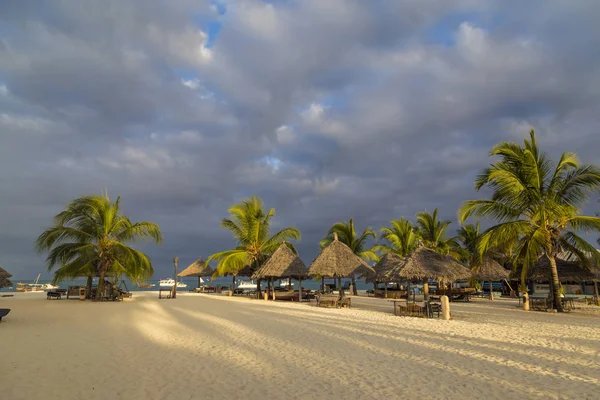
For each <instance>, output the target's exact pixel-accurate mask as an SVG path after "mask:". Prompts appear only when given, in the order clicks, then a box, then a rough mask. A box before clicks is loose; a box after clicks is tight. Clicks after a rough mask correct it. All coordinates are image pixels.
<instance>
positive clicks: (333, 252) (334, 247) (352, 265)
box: [308, 236, 375, 277]
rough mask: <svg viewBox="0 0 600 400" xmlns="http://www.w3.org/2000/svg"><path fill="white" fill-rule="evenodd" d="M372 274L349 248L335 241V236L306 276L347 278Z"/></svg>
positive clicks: (373, 271) (367, 265) (311, 265)
mask: <svg viewBox="0 0 600 400" xmlns="http://www.w3.org/2000/svg"><path fill="white" fill-rule="evenodd" d="M374 273H375V270H374V269H373V268H371V266H370V265H369V264H367V263H366V262H365V261H364V260H363V259H362V258H360V257H359V256H357V255H356V254H354V252H353V251H352V250H351V249H350V247H348V246H346V245H345V244H344V243H342V242H340V241H339V240H337V236H336V237H335V239H334V240H333V242H331V243H329V245H328V246H327V247H325V248H324V249H323V251H322V252H321V254H319V255H318V256H317V258H315V260H314V261H313V262H312V264H310V267H309V268H308V274H309V275H311V276H313V275H320V276H330V277H334V276H336V277H337V276H339V277H349V276H353V275H356V274H360V275H363V276H365V275H368V274H374Z"/></svg>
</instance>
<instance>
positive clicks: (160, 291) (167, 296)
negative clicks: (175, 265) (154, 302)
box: [158, 289, 173, 299]
mask: <svg viewBox="0 0 600 400" xmlns="http://www.w3.org/2000/svg"><path fill="white" fill-rule="evenodd" d="M172 290H173V289H158V298H159V299H170V298H171V291H172ZM163 292H166V294H163Z"/></svg>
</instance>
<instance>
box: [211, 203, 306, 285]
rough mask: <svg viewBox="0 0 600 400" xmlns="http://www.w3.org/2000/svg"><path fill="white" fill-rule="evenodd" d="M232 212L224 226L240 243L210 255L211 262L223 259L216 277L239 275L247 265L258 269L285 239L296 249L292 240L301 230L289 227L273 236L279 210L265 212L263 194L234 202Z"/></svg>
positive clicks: (223, 220)
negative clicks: (272, 223) (232, 247)
mask: <svg viewBox="0 0 600 400" xmlns="http://www.w3.org/2000/svg"><path fill="white" fill-rule="evenodd" d="M228 212H229V216H230V217H229V218H223V219H222V220H221V226H222V227H223V228H225V229H228V230H229V231H231V233H232V234H233V237H234V238H235V240H236V242H237V246H236V247H235V248H234V249H231V250H226V251H222V252H219V253H215V254H213V255H211V256H210V257H208V259H207V262H210V261H212V260H217V261H218V262H219V263H218V265H217V269H216V271H215V274H214V276H222V275H226V274H231V275H237V274H238V272H239V271H240V270H241V269H242V268H244V267H245V266H247V265H249V266H251V267H253V268H257V267H258V266H259V265H260V264H261V263H263V262H264V261H265V260H266V259H267V258H268V257H269V256H270V255H271V254H273V252H274V251H275V250H277V248H278V247H279V246H280V245H281V244H282V243H284V242H285V243H286V244H287V245H288V246H289V247H290V249H292V251H294V253H295V252H296V249H295V247H294V246H293V245H292V244H291V243H288V241H289V240H292V239H293V240H300V231H299V230H298V229H296V228H294V227H288V228H285V229H283V230H281V231H279V232H276V233H275V234H273V235H272V236H271V228H270V225H271V219H272V218H273V217H274V216H275V209H273V208H271V209H269V210H268V211H265V209H264V204H263V202H262V200H261V199H260V198H259V197H257V196H252V197H250V198H249V199H245V200H242V201H241V202H239V203H236V204H234V205H232V206H231V207H230V208H229V210H228Z"/></svg>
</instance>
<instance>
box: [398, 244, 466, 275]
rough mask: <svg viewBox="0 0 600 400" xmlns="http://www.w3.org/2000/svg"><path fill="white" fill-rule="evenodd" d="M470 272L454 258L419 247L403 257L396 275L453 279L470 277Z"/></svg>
mask: <svg viewBox="0 0 600 400" xmlns="http://www.w3.org/2000/svg"><path fill="white" fill-rule="evenodd" d="M471 275H472V272H471V270H470V269H468V268H467V267H465V266H464V265H462V264H461V263H460V262H458V261H457V260H456V259H455V258H453V257H451V256H447V255H443V254H439V253H436V252H435V251H433V250H430V249H428V248H426V247H419V248H418V249H416V250H415V251H413V252H412V253H411V254H410V255H408V256H407V257H406V258H405V261H404V265H403V266H402V268H401V269H400V270H399V271H398V276H399V277H400V278H404V279H436V280H444V281H455V280H457V279H467V278H470V277H471Z"/></svg>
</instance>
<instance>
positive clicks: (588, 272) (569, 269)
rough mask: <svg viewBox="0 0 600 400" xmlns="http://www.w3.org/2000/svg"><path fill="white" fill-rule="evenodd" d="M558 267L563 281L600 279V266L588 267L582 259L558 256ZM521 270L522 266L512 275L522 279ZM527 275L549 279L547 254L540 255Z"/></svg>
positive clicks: (559, 276) (559, 277)
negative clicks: (570, 259)
mask: <svg viewBox="0 0 600 400" xmlns="http://www.w3.org/2000/svg"><path fill="white" fill-rule="evenodd" d="M556 269H557V270H558V279H560V280H561V281H571V282H586V281H594V280H596V281H600V268H598V267H596V266H592V267H591V268H590V269H588V268H586V267H585V266H584V265H583V264H582V263H581V262H580V261H567V260H564V259H562V258H558V257H556ZM521 270H522V267H519V268H517V269H516V270H515V271H514V272H513V274H512V276H513V277H514V278H516V279H520V277H521ZM527 275H528V276H527V277H528V278H529V279H535V280H549V279H550V260H548V258H547V257H546V256H542V257H540V258H539V259H538V260H537V261H536V262H535V264H534V265H532V266H531V267H530V268H529V271H528V274H527Z"/></svg>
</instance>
